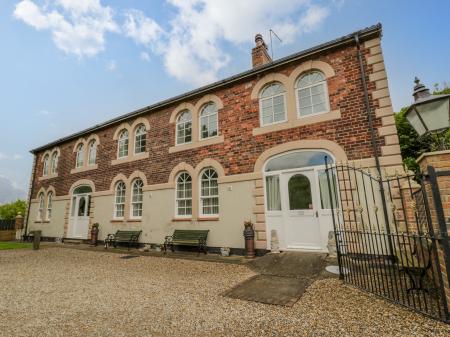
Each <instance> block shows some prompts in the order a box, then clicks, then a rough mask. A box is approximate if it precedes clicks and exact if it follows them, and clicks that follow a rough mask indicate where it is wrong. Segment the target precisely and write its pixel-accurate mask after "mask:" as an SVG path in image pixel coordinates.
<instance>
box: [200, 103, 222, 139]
mask: <svg viewBox="0 0 450 337" xmlns="http://www.w3.org/2000/svg"><path fill="white" fill-rule="evenodd" d="M209 105H214V106H215V107H216V112H215V115H217V119H216V130H217V133H216V134H215V135H214V136H208V137H202V118H207V119H208V123H207V124H208V126H209V119H210V118H211V116H213V115H214V114H207V115H204V116H203V115H202V113H203V111H205V109H206V107H207V106H209ZM198 131H199V135H198V137H199V139H200V141H202V140H205V139H210V138H214V137H218V136H219V108H218V107H217V104H216V103H214V102H208V103H206V104H204V105H203V106H202V109H201V110H200V113H199V114H198ZM208 134H209V130H208Z"/></svg>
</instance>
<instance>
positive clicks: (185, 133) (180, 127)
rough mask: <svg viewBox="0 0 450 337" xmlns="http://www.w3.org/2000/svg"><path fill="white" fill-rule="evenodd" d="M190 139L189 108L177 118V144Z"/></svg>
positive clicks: (188, 141) (190, 118)
mask: <svg viewBox="0 0 450 337" xmlns="http://www.w3.org/2000/svg"><path fill="white" fill-rule="evenodd" d="M191 141H192V114H191V112H190V111H189V110H184V111H183V112H181V113H180V115H179V116H178V119H177V144H185V143H190V142H191Z"/></svg>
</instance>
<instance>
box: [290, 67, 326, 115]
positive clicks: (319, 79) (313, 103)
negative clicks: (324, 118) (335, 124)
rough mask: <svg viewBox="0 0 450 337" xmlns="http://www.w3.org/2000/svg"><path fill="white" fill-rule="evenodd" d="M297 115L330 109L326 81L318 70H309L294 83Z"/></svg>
mask: <svg viewBox="0 0 450 337" xmlns="http://www.w3.org/2000/svg"><path fill="white" fill-rule="evenodd" d="M296 95H297V109H298V115H299V117H306V116H310V115H315V114H320V113H324V112H328V111H330V104H329V101H328V90H327V81H326V79H325V75H324V74H322V73H321V72H320V71H316V70H315V71H311V72H309V73H307V74H305V75H303V76H301V77H300V78H299V79H298V81H297V84H296Z"/></svg>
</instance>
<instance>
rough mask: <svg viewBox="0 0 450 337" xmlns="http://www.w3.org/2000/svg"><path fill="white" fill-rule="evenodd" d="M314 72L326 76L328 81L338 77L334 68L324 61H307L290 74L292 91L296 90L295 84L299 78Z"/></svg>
mask: <svg viewBox="0 0 450 337" xmlns="http://www.w3.org/2000/svg"><path fill="white" fill-rule="evenodd" d="M312 70H319V71H320V72H322V73H323V74H324V75H325V78H326V79H329V78H331V77H334V76H336V73H335V71H334V69H333V67H332V66H330V65H329V64H328V63H326V62H324V61H306V62H303V63H302V64H300V65H299V66H298V67H296V68H295V69H294V70H292V72H291V73H290V74H289V87H290V88H292V89H293V88H295V83H296V82H297V80H298V78H299V77H300V76H301V75H303V74H304V73H307V72H309V71H312Z"/></svg>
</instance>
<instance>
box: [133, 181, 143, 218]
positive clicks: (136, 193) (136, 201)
mask: <svg viewBox="0 0 450 337" xmlns="http://www.w3.org/2000/svg"><path fill="white" fill-rule="evenodd" d="M142 187H144V183H143V182H142V180H141V179H136V180H135V181H134V182H133V185H132V195H131V216H132V217H133V218H140V217H141V216H142V199H143V194H142Z"/></svg>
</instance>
